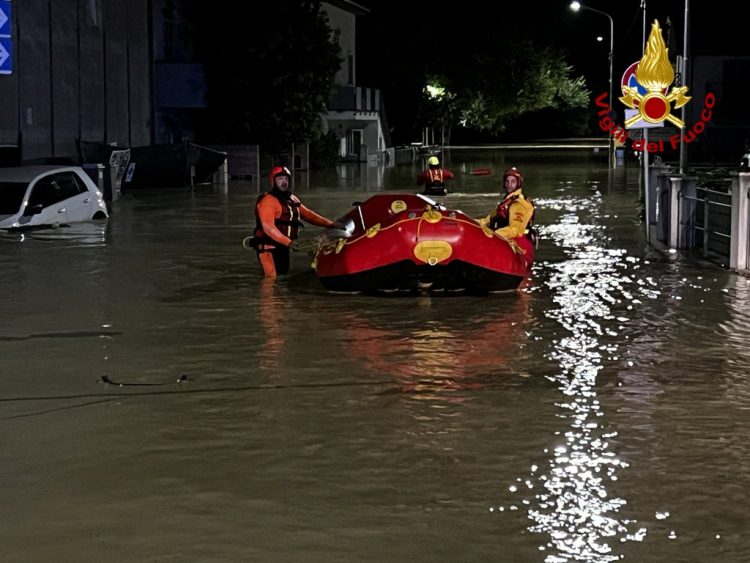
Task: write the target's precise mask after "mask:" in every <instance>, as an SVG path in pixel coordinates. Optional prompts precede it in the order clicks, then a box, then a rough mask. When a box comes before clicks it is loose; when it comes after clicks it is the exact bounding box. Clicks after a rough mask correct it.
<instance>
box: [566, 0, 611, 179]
mask: <svg viewBox="0 0 750 563" xmlns="http://www.w3.org/2000/svg"><path fill="white" fill-rule="evenodd" d="M570 9H571V10H573V11H574V12H577V11H578V10H588V11H589V12H596V13H597V14H601V15H603V16H607V17H608V18H609V107H613V104H614V101H613V100H612V61H613V57H614V52H615V22H614V20H613V19H612V16H610V15H609V14H608V13H607V12H602V11H601V10H597V9H596V8H590V7H588V6H584V5H583V4H581V3H580V2H571V3H570ZM608 157H609V168H614V166H615V138H614V137H613V136H612V133H611V131H610V134H609V155H608Z"/></svg>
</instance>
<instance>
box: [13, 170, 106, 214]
mask: <svg viewBox="0 0 750 563" xmlns="http://www.w3.org/2000/svg"><path fill="white" fill-rule="evenodd" d="M108 216H109V214H108V213H107V206H106V205H105V203H104V199H103V197H102V193H101V192H100V191H99V190H98V188H97V187H96V184H94V182H93V181H92V180H91V178H89V177H88V176H87V175H86V173H85V172H84V171H83V169H82V168H81V167H79V166H53V165H39V166H19V167H15V168H0V229H17V228H22V227H35V226H40V225H53V226H56V225H64V224H68V223H79V222H82V221H90V220H92V219H105V218H107V217H108Z"/></svg>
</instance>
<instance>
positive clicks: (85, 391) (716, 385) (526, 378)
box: [0, 150, 750, 562]
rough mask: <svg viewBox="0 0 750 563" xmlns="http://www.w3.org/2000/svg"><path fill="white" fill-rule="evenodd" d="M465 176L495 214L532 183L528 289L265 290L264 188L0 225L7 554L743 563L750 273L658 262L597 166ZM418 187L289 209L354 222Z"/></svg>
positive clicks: (2, 505)
mask: <svg viewBox="0 0 750 563" xmlns="http://www.w3.org/2000/svg"><path fill="white" fill-rule="evenodd" d="M447 164H448V166H449V168H451V169H452V170H453V171H454V172H455V173H456V179H455V180H454V181H453V183H452V185H449V187H452V189H453V190H455V191H456V192H457V193H454V194H452V195H449V196H448V197H447V198H446V203H447V204H448V205H449V206H451V207H457V208H460V209H462V210H463V211H465V212H467V213H469V214H473V215H477V216H478V215H484V214H487V213H488V212H489V211H490V210H491V209H493V208H494V205H495V204H496V202H497V194H498V189H499V172H500V171H501V170H502V169H503V168H505V167H506V166H508V165H511V164H516V165H518V166H519V167H520V168H521V169H522V170H523V171H524V172H525V173H526V176H527V186H528V187H527V190H526V192H527V193H528V194H529V195H531V196H532V197H534V198H535V201H536V205H537V223H538V225H539V230H540V232H541V236H542V240H541V244H540V247H539V250H538V251H537V262H536V265H535V268H534V274H533V276H532V278H531V279H530V280H529V283H528V284H527V285H526V286H525V287H524V289H523V291H521V292H519V293H517V294H511V295H490V296H486V297H476V296H474V297H469V296H454V297H440V296H429V295H425V296H411V297H369V296H358V295H340V294H330V293H327V292H325V291H324V290H323V289H322V287H321V286H320V284H319V282H318V280H317V279H316V278H315V276H314V274H312V273H311V271H310V269H309V257H307V256H305V255H304V254H299V253H298V254H295V255H293V266H292V271H291V272H290V275H289V276H286V277H282V278H280V279H279V280H278V281H277V282H276V283H271V284H268V283H264V282H262V280H261V277H260V268H259V266H258V265H257V262H256V259H255V255H254V253H252V252H248V251H247V250H245V249H243V247H242V246H241V244H240V243H241V240H242V238H243V237H244V236H246V235H247V234H249V231H250V228H251V226H252V224H253V223H254V218H253V204H254V202H255V198H256V197H257V187H256V186H254V185H252V184H249V183H247V182H234V183H232V184H231V185H230V187H229V189H228V190H227V192H223V191H222V190H219V189H216V188H212V187H210V186H209V187H199V188H196V189H194V190H173V191H162V192H158V191H155V192H138V193H134V194H130V195H126V196H124V197H123V198H122V199H121V200H120V201H118V202H116V203H115V204H114V212H113V213H112V216H111V218H110V220H109V222H108V223H106V224H101V223H99V224H86V225H78V226H74V227H69V228H58V229H47V230H39V231H27V232H24V233H0V256H2V265H3V267H2V270H1V271H0V292H1V293H2V301H0V313H1V314H0V318H2V320H3V323H2V327H0V350H2V364H1V366H2V367H0V444H2V446H1V447H0V559H1V560H2V561H4V562H5V561H52V560H61V561H111V560H117V561H321V562H350V561H378V562H380V561H424V562H427V561H472V562H474V561H540V562H542V561H544V562H562V561H615V560H626V561H723V562H726V561H747V558H748V553H750V537H748V534H747V529H748V517H747V515H746V510H747V506H748V504H750V502H749V495H748V491H749V490H750V446H749V445H748V439H747V428H748V423H749V422H750V416H749V413H750V384H749V383H748V379H747V377H748V373H750V352H748V342H749V341H750V313H749V312H748V311H749V310H748V303H749V302H750V283H748V279H746V278H743V277H740V276H738V275H736V274H734V273H732V272H730V271H727V270H724V269H721V268H720V267H717V266H714V265H712V264H708V263H703V262H700V261H698V260H695V259H693V258H691V257H685V256H680V255H676V254H672V255H670V254H663V253H661V252H658V251H655V250H653V249H651V248H650V247H649V246H648V245H647V244H646V243H645V240H644V235H643V228H642V225H641V223H640V219H639V213H638V201H637V200H638V185H637V170H636V169H635V168H632V169H629V170H618V171H617V174H616V176H615V178H614V182H613V183H611V184H610V183H608V181H607V172H606V156H603V154H602V155H596V154H590V153H588V152H584V151H578V152H576V151H572V152H501V151H491V150H485V151H479V150H473V151H453V152H452V153H451V154H450V157H449V161H448V163H447ZM477 167H491V168H492V169H493V170H495V174H493V175H492V176H472V175H470V174H469V172H470V171H471V170H472V169H474V168H477ZM417 172H418V166H417V165H414V166H412V165H400V166H398V167H396V168H391V169H382V168H377V167H373V168H367V167H365V166H362V167H358V166H351V167H349V168H346V169H345V168H343V167H342V168H340V169H339V170H338V171H333V170H330V171H325V172H317V173H313V174H311V176H310V177H309V178H307V180H304V179H298V187H297V193H298V195H299V196H300V197H301V199H302V200H303V202H305V203H306V204H307V205H308V206H309V207H311V208H313V209H315V210H316V211H318V212H321V213H323V214H325V215H328V216H331V217H336V216H337V215H339V214H342V213H343V212H345V211H346V210H347V209H348V208H349V206H350V204H351V203H352V202H353V201H355V200H362V199H364V198H366V197H368V195H369V194H371V193H375V192H377V191H380V190H383V189H388V190H413V189H414V186H413V183H414V178H415V177H416V174H417ZM264 189H265V187H264ZM318 233H319V230H317V229H316V228H314V227H310V228H308V229H306V231H305V233H304V235H303V237H305V238H312V237H314V236H315V235H316V234H318ZM103 378H105V379H106V380H107V381H110V382H112V383H107V382H105V381H104V379H103ZM119 384H123V385H119Z"/></svg>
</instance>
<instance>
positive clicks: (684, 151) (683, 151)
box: [680, 0, 690, 174]
mask: <svg viewBox="0 0 750 563" xmlns="http://www.w3.org/2000/svg"><path fill="white" fill-rule="evenodd" d="M689 5H690V0H685V29H684V34H683V39H682V84H681V85H680V86H687V85H688V66H689V65H688V12H689ZM686 113H687V108H686V107H685V106H682V114H681V118H682V122H683V123H685V122H686V121H685V117H686ZM683 133H684V127H683V128H681V129H680V174H684V173H685V165H686V164H687V143H686V142H685V141H684V139H683Z"/></svg>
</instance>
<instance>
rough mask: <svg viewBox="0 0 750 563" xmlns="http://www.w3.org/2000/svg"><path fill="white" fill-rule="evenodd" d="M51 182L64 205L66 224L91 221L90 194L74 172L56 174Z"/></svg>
mask: <svg viewBox="0 0 750 563" xmlns="http://www.w3.org/2000/svg"><path fill="white" fill-rule="evenodd" d="M52 181H53V184H55V185H56V186H57V189H58V190H59V191H60V197H61V198H62V199H63V203H64V204H65V216H66V218H67V222H68V223H78V222H81V221H88V220H89V219H91V199H92V196H91V193H89V191H88V189H87V188H86V185H85V184H84V183H83V181H82V180H81V179H80V178H79V177H78V175H77V174H76V173H75V172H73V171H68V172H58V173H57V174H55V175H54V177H53V180H52Z"/></svg>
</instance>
